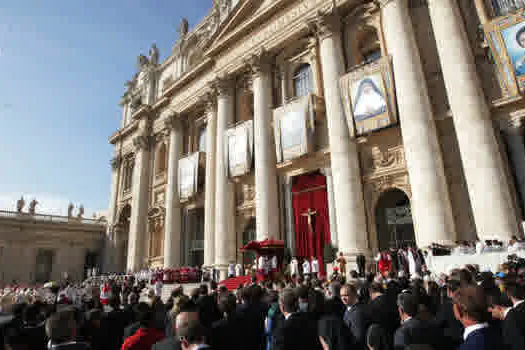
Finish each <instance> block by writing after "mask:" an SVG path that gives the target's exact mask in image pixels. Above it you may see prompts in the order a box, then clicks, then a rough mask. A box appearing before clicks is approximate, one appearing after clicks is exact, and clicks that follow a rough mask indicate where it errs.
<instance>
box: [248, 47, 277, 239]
mask: <svg viewBox="0 0 525 350" xmlns="http://www.w3.org/2000/svg"><path fill="white" fill-rule="evenodd" d="M249 64H250V66H251V69H252V71H253V104H254V115H253V129H254V148H255V149H254V154H255V155H254V157H255V221H256V222H255V225H256V234H257V240H259V241H260V240H264V239H266V238H269V237H273V238H276V237H278V235H279V205H278V202H277V173H276V169H275V165H276V159H275V141H274V138H273V133H272V132H271V124H270V123H271V120H272V93H271V88H272V84H271V76H272V75H271V58H270V55H269V54H268V53H266V52H264V50H263V51H262V52H261V53H259V54H258V55H254V56H253V57H252V58H251V60H250V62H249Z"/></svg>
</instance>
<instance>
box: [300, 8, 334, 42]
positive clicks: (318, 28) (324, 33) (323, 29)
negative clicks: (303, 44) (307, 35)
mask: <svg viewBox="0 0 525 350" xmlns="http://www.w3.org/2000/svg"><path fill="white" fill-rule="evenodd" d="M308 27H309V28H310V30H311V31H312V32H314V33H315V34H316V35H317V36H318V37H319V39H320V40H323V39H326V38H328V37H330V36H332V35H333V34H334V33H339V32H340V31H341V17H340V16H339V15H338V14H337V12H336V10H335V8H333V7H330V8H328V9H326V10H319V11H318V12H317V15H316V16H315V18H314V19H313V20H312V21H310V22H309V23H308Z"/></svg>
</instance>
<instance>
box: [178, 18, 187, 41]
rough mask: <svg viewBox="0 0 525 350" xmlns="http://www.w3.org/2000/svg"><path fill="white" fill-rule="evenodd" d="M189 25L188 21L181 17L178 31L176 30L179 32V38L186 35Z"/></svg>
mask: <svg viewBox="0 0 525 350" xmlns="http://www.w3.org/2000/svg"><path fill="white" fill-rule="evenodd" d="M188 29H189V24H188V20H187V19H186V18H184V17H182V20H181V22H180V26H179V29H178V30H177V31H178V32H179V38H180V39H182V38H184V37H185V36H186V34H188Z"/></svg>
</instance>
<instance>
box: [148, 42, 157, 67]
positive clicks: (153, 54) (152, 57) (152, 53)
mask: <svg viewBox="0 0 525 350" xmlns="http://www.w3.org/2000/svg"><path fill="white" fill-rule="evenodd" d="M149 62H150V63H151V64H155V65H157V64H159V49H157V45H155V43H153V44H152V45H151V48H150V49H149Z"/></svg>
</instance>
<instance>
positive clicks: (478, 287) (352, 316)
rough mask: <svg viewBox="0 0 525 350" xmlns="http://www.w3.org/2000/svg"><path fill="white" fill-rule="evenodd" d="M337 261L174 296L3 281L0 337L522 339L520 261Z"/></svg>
mask: <svg viewBox="0 0 525 350" xmlns="http://www.w3.org/2000/svg"><path fill="white" fill-rule="evenodd" d="M424 276H425V277H424V278H421V277H420V276H419V275H416V276H412V278H410V274H409V273H408V274H407V275H402V276H399V275H397V274H395V273H393V272H390V273H383V274H382V273H377V274H373V273H368V274H365V275H364V276H363V277H359V273H358V272H357V271H355V270H352V271H350V272H349V274H348V276H346V274H341V273H338V274H336V275H335V276H334V278H333V279H330V280H321V279H317V278H316V277H315V275H310V276H303V275H299V276H295V278H292V277H291V276H290V277H288V278H287V279H286V280H276V281H269V280H266V281H258V280H257V278H255V277H254V278H253V279H252V280H251V282H250V283H247V284H246V285H244V286H239V288H238V289H236V290H234V291H229V290H228V289H226V288H225V287H223V286H221V287H219V286H218V285H217V284H216V283H215V282H211V283H210V284H202V285H200V286H199V287H198V288H194V289H192V290H191V291H187V290H186V291H185V289H184V288H183V287H182V286H179V287H177V288H175V289H174V290H173V292H172V293H171V296H170V298H169V299H168V300H164V301H163V300H161V297H160V296H159V293H157V292H156V291H155V290H154V289H149V288H151V285H148V284H146V281H144V280H135V279H134V278H133V277H131V278H129V279H125V280H124V279H119V278H116V279H109V280H108V281H106V282H105V283H104V284H103V285H102V286H98V285H93V284H90V283H92V282H93V280H91V282H84V284H83V285H76V286H75V285H68V284H67V283H66V284H64V285H62V286H52V287H50V288H47V289H42V290H40V291H35V290H23V291H18V292H17V293H15V292H13V291H5V290H4V291H3V295H2V296H1V300H2V304H1V308H2V309H1V310H0V311H1V314H0V326H1V329H2V332H1V335H2V338H3V339H2V342H1V344H2V346H3V349H10V350H20V349H24V350H26V349H31V350H44V349H56V350H67V349H91V350H99V349H100V350H119V349H121V350H167V349H184V350H186V349H192V350H201V349H216V350H217V349H219V350H220V349H265V350H272V349H275V350H288V349H301V350H308V349H312V350H313V349H322V350H324V349H330V350H340V349H341V350H342V349H358V350H359V349H373V350H385V349H395V350H397V349H455V348H459V349H511V350H517V349H521V350H523V349H525V303H524V301H525V261H523V260H521V259H519V258H517V257H511V258H510V260H509V262H508V263H506V264H503V265H502V266H501V268H500V271H498V273H496V274H492V273H491V272H486V271H479V270H478V269H476V267H475V266H465V267H464V268H462V269H456V270H453V271H451V273H450V274H449V275H447V276H445V275H441V276H438V277H436V278H435V279H432V278H430V275H429V274H426V275H424Z"/></svg>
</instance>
